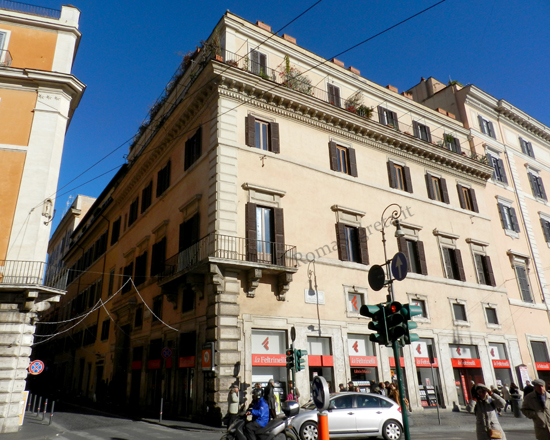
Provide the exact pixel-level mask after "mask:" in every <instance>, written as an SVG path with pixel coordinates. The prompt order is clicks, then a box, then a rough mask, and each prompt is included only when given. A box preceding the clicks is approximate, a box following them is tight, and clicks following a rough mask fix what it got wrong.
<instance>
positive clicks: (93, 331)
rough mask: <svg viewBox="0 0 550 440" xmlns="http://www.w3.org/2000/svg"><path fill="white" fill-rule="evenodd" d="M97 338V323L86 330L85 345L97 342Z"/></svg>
mask: <svg viewBox="0 0 550 440" xmlns="http://www.w3.org/2000/svg"><path fill="white" fill-rule="evenodd" d="M96 338H97V324H96V325H92V326H91V327H88V328H87V329H86V330H84V342H83V345H90V344H93V343H94V342H95V340H96Z"/></svg>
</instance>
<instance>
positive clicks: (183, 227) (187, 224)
mask: <svg viewBox="0 0 550 440" xmlns="http://www.w3.org/2000/svg"><path fill="white" fill-rule="evenodd" d="M199 240H200V215H199V213H198V212H197V213H196V214H195V215H194V216H193V217H191V218H190V219H188V220H186V221H184V222H183V223H181V224H180V240H179V250H180V251H182V250H184V249H187V248H189V247H191V246H192V245H193V244H195V243H196V242H197V241H199Z"/></svg>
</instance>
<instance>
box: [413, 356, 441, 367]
mask: <svg viewBox="0 0 550 440" xmlns="http://www.w3.org/2000/svg"><path fill="white" fill-rule="evenodd" d="M414 363H415V364H416V366H417V367H429V366H430V358H414ZM433 366H434V367H435V368H437V367H439V364H438V363H437V358H434V363H433Z"/></svg>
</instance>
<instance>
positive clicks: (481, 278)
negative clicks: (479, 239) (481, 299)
mask: <svg viewBox="0 0 550 440" xmlns="http://www.w3.org/2000/svg"><path fill="white" fill-rule="evenodd" d="M474 262H475V266H476V272H477V280H478V282H479V284H485V285H487V286H496V283H495V276H494V274H493V266H492V265H491V257H489V256H488V255H483V254H478V253H474Z"/></svg>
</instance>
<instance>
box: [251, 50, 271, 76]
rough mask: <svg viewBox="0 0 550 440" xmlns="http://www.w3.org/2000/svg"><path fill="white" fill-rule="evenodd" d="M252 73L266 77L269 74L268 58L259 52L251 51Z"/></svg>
mask: <svg viewBox="0 0 550 440" xmlns="http://www.w3.org/2000/svg"><path fill="white" fill-rule="evenodd" d="M250 71H251V72H252V73H253V74H255V75H262V76H263V75H265V74H266V73H267V56H266V55H265V54H263V53H261V52H258V51H257V50H251V51H250Z"/></svg>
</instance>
